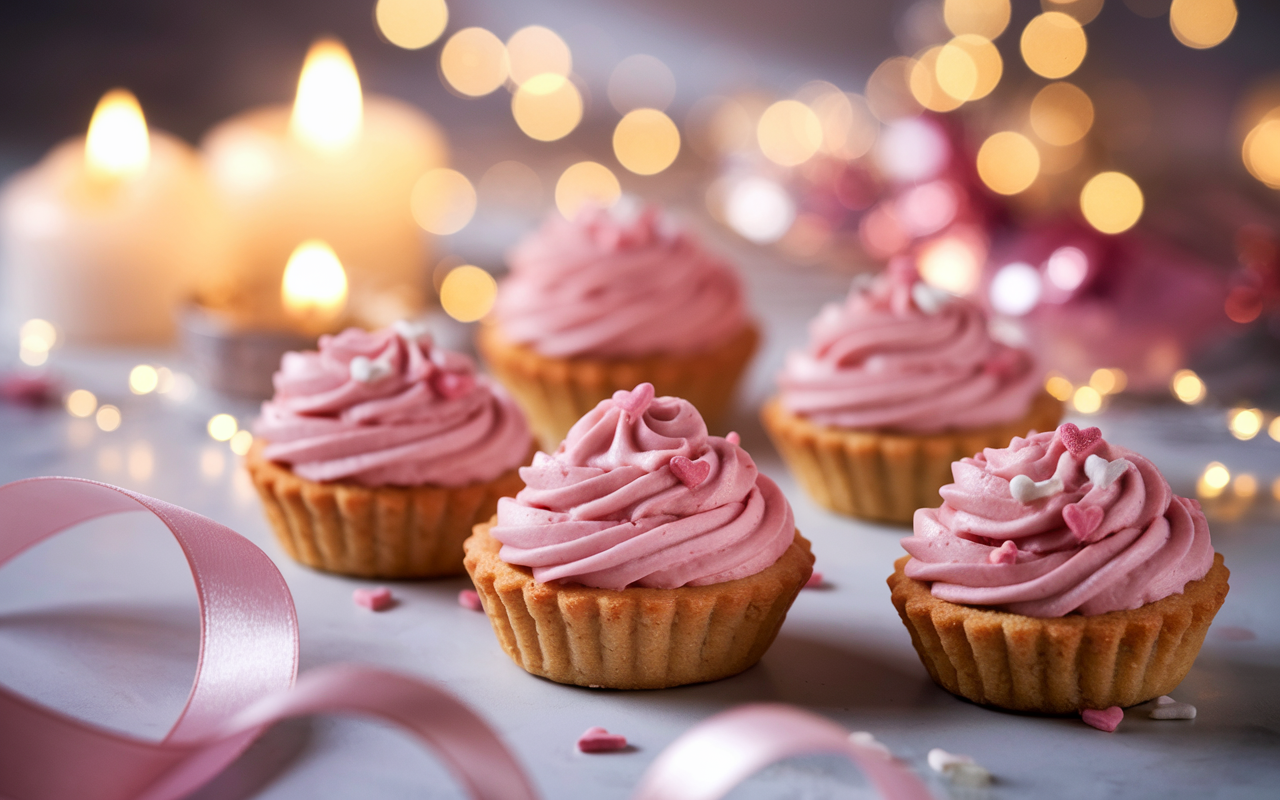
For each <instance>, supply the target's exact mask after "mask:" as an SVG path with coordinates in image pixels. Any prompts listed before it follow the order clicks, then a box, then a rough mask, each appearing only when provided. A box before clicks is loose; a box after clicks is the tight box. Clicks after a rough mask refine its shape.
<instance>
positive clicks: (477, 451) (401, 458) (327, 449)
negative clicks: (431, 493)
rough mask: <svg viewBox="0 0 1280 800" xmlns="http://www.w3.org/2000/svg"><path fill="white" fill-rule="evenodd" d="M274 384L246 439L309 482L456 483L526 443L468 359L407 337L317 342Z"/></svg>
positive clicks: (513, 415)
mask: <svg viewBox="0 0 1280 800" xmlns="http://www.w3.org/2000/svg"><path fill="white" fill-rule="evenodd" d="M406 330H408V329H406ZM353 362H354V363H353ZM275 387H276V394H275V397H274V398H272V399H271V400H269V401H268V402H266V403H264V404H263V405H262V416H261V417H260V418H259V419H258V421H257V423H256V424H255V426H254V433H255V434H256V435H257V436H259V437H261V438H262V439H264V440H265V441H266V442H267V445H266V448H265V449H264V450H263V457H264V458H267V459H269V460H271V461H280V462H283V463H286V464H289V465H291V467H292V468H293V471H294V473H295V474H297V475H299V476H301V477H303V478H306V479H308V480H313V481H334V480H348V481H354V482H355V483H359V484H363V485H365V486H382V485H388V484H391V485H397V486H418V485H422V484H435V485H437V486H463V485H466V484H468V483H474V482H477V481H489V480H492V479H494V478H496V477H498V476H499V475H501V474H502V473H503V472H506V471H507V470H509V469H511V468H512V467H515V466H517V465H519V464H522V463H524V460H525V457H526V456H528V454H529V450H530V448H531V447H532V441H533V440H532V437H531V435H530V433H529V428H528V426H527V425H526V423H525V420H524V416H523V415H522V414H521V413H520V410H519V409H518V408H516V405H515V403H514V402H513V401H512V400H511V398H509V397H508V396H507V395H506V394H505V393H504V392H503V391H502V390H501V389H499V388H498V387H496V386H494V385H493V384H491V383H489V381H488V380H486V379H485V378H483V377H480V376H477V375H476V374H475V367H474V365H473V364H472V362H471V359H469V358H467V357H466V356H463V355H460V354H458V353H452V352H449V351H446V350H441V349H440V348H437V347H433V346H432V343H431V340H430V337H429V336H427V335H421V334H417V333H415V332H413V331H408V333H406V334H403V335H402V334H400V333H397V332H396V331H395V330H393V329H387V330H382V331H377V332H374V333H369V332H366V331H362V330H359V329H357V328H350V329H348V330H345V331H343V332H342V333H340V334H338V335H336V336H321V337H320V350H319V352H316V351H308V352H305V353H287V354H285V357H284V360H283V362H282V363H281V365H280V371H279V372H277V373H276V375H275Z"/></svg>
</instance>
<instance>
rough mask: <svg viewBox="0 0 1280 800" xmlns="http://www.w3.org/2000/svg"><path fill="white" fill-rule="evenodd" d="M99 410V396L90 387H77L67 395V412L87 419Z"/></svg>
mask: <svg viewBox="0 0 1280 800" xmlns="http://www.w3.org/2000/svg"><path fill="white" fill-rule="evenodd" d="M97 410H98V398H96V397H94V396H93V392H91V391H89V390H88V389H76V390H75V391H74V392H72V393H70V394H68V395H67V413H68V414H70V415H71V416H73V417H80V418H81V419H85V418H88V417H91V416H93V412H95V411H97Z"/></svg>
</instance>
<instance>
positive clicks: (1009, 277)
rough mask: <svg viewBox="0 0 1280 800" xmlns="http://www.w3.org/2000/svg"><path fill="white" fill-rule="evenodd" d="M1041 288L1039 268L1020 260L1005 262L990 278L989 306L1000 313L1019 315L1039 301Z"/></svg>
mask: <svg viewBox="0 0 1280 800" xmlns="http://www.w3.org/2000/svg"><path fill="white" fill-rule="evenodd" d="M1043 288H1044V287H1043V285H1042V283H1041V280H1040V270H1038V269H1036V268H1035V267H1033V266H1031V265H1030V264H1025V263H1022V262H1015V263H1013V264H1006V265H1005V266H1003V267H1001V268H1000V270H999V271H998V272H997V273H996V274H995V277H994V278H992V279H991V306H992V308H994V309H995V310H996V311H999V312H1000V313H1001V314H1008V315H1010V316H1013V317H1020V316H1022V315H1023V314H1026V313H1027V312H1028V311H1030V310H1031V309H1033V308H1035V307H1036V303H1038V302H1040V293H1041V291H1042V290H1043Z"/></svg>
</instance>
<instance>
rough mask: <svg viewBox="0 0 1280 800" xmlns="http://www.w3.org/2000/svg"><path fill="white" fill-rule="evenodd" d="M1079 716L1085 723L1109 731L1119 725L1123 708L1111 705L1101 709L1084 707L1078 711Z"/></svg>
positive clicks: (1122, 716)
mask: <svg viewBox="0 0 1280 800" xmlns="http://www.w3.org/2000/svg"><path fill="white" fill-rule="evenodd" d="M1080 718H1081V719H1082V720H1084V724H1086V725H1089V726H1091V727H1094V728H1097V729H1098V730H1100V731H1106V732H1107V733H1111V732H1113V731H1114V730H1115V729H1116V728H1117V727H1119V726H1120V720H1122V719H1124V709H1123V708H1121V707H1120V706H1112V707H1111V708H1106V709H1103V710H1102V711H1099V710H1098V709H1096V708H1086V709H1085V710H1084V711H1081V712H1080Z"/></svg>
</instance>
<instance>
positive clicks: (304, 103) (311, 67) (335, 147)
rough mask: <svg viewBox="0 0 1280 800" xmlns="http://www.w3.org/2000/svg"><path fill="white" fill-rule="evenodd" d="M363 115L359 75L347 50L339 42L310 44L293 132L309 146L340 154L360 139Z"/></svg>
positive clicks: (334, 40)
mask: <svg viewBox="0 0 1280 800" xmlns="http://www.w3.org/2000/svg"><path fill="white" fill-rule="evenodd" d="M362 116H363V100H362V98H361V95H360V76H359V75H357V74H356V65H355V64H354V63H353V62H352V61H351V54H350V53H348V52H347V48H345V47H343V46H342V43H341V42H339V41H338V40H336V39H321V40H319V41H318V42H316V43H315V44H313V45H311V50H309V51H308V52H307V60H306V62H305V63H304V64H303V65H302V77H300V78H299V79H298V96H297V99H295V100H294V102H293V117H292V118H291V119H290V120H289V129H290V131H292V133H293V135H294V136H295V137H297V138H298V139H299V140H301V141H302V142H304V143H305V144H307V145H308V146H309V147H312V148H314V149H316V150H319V151H321V152H323V153H337V152H341V151H342V150H345V149H346V148H347V147H348V146H350V145H351V143H352V142H354V141H355V140H356V139H357V138H358V137H359V136H360V125H361V119H362Z"/></svg>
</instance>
